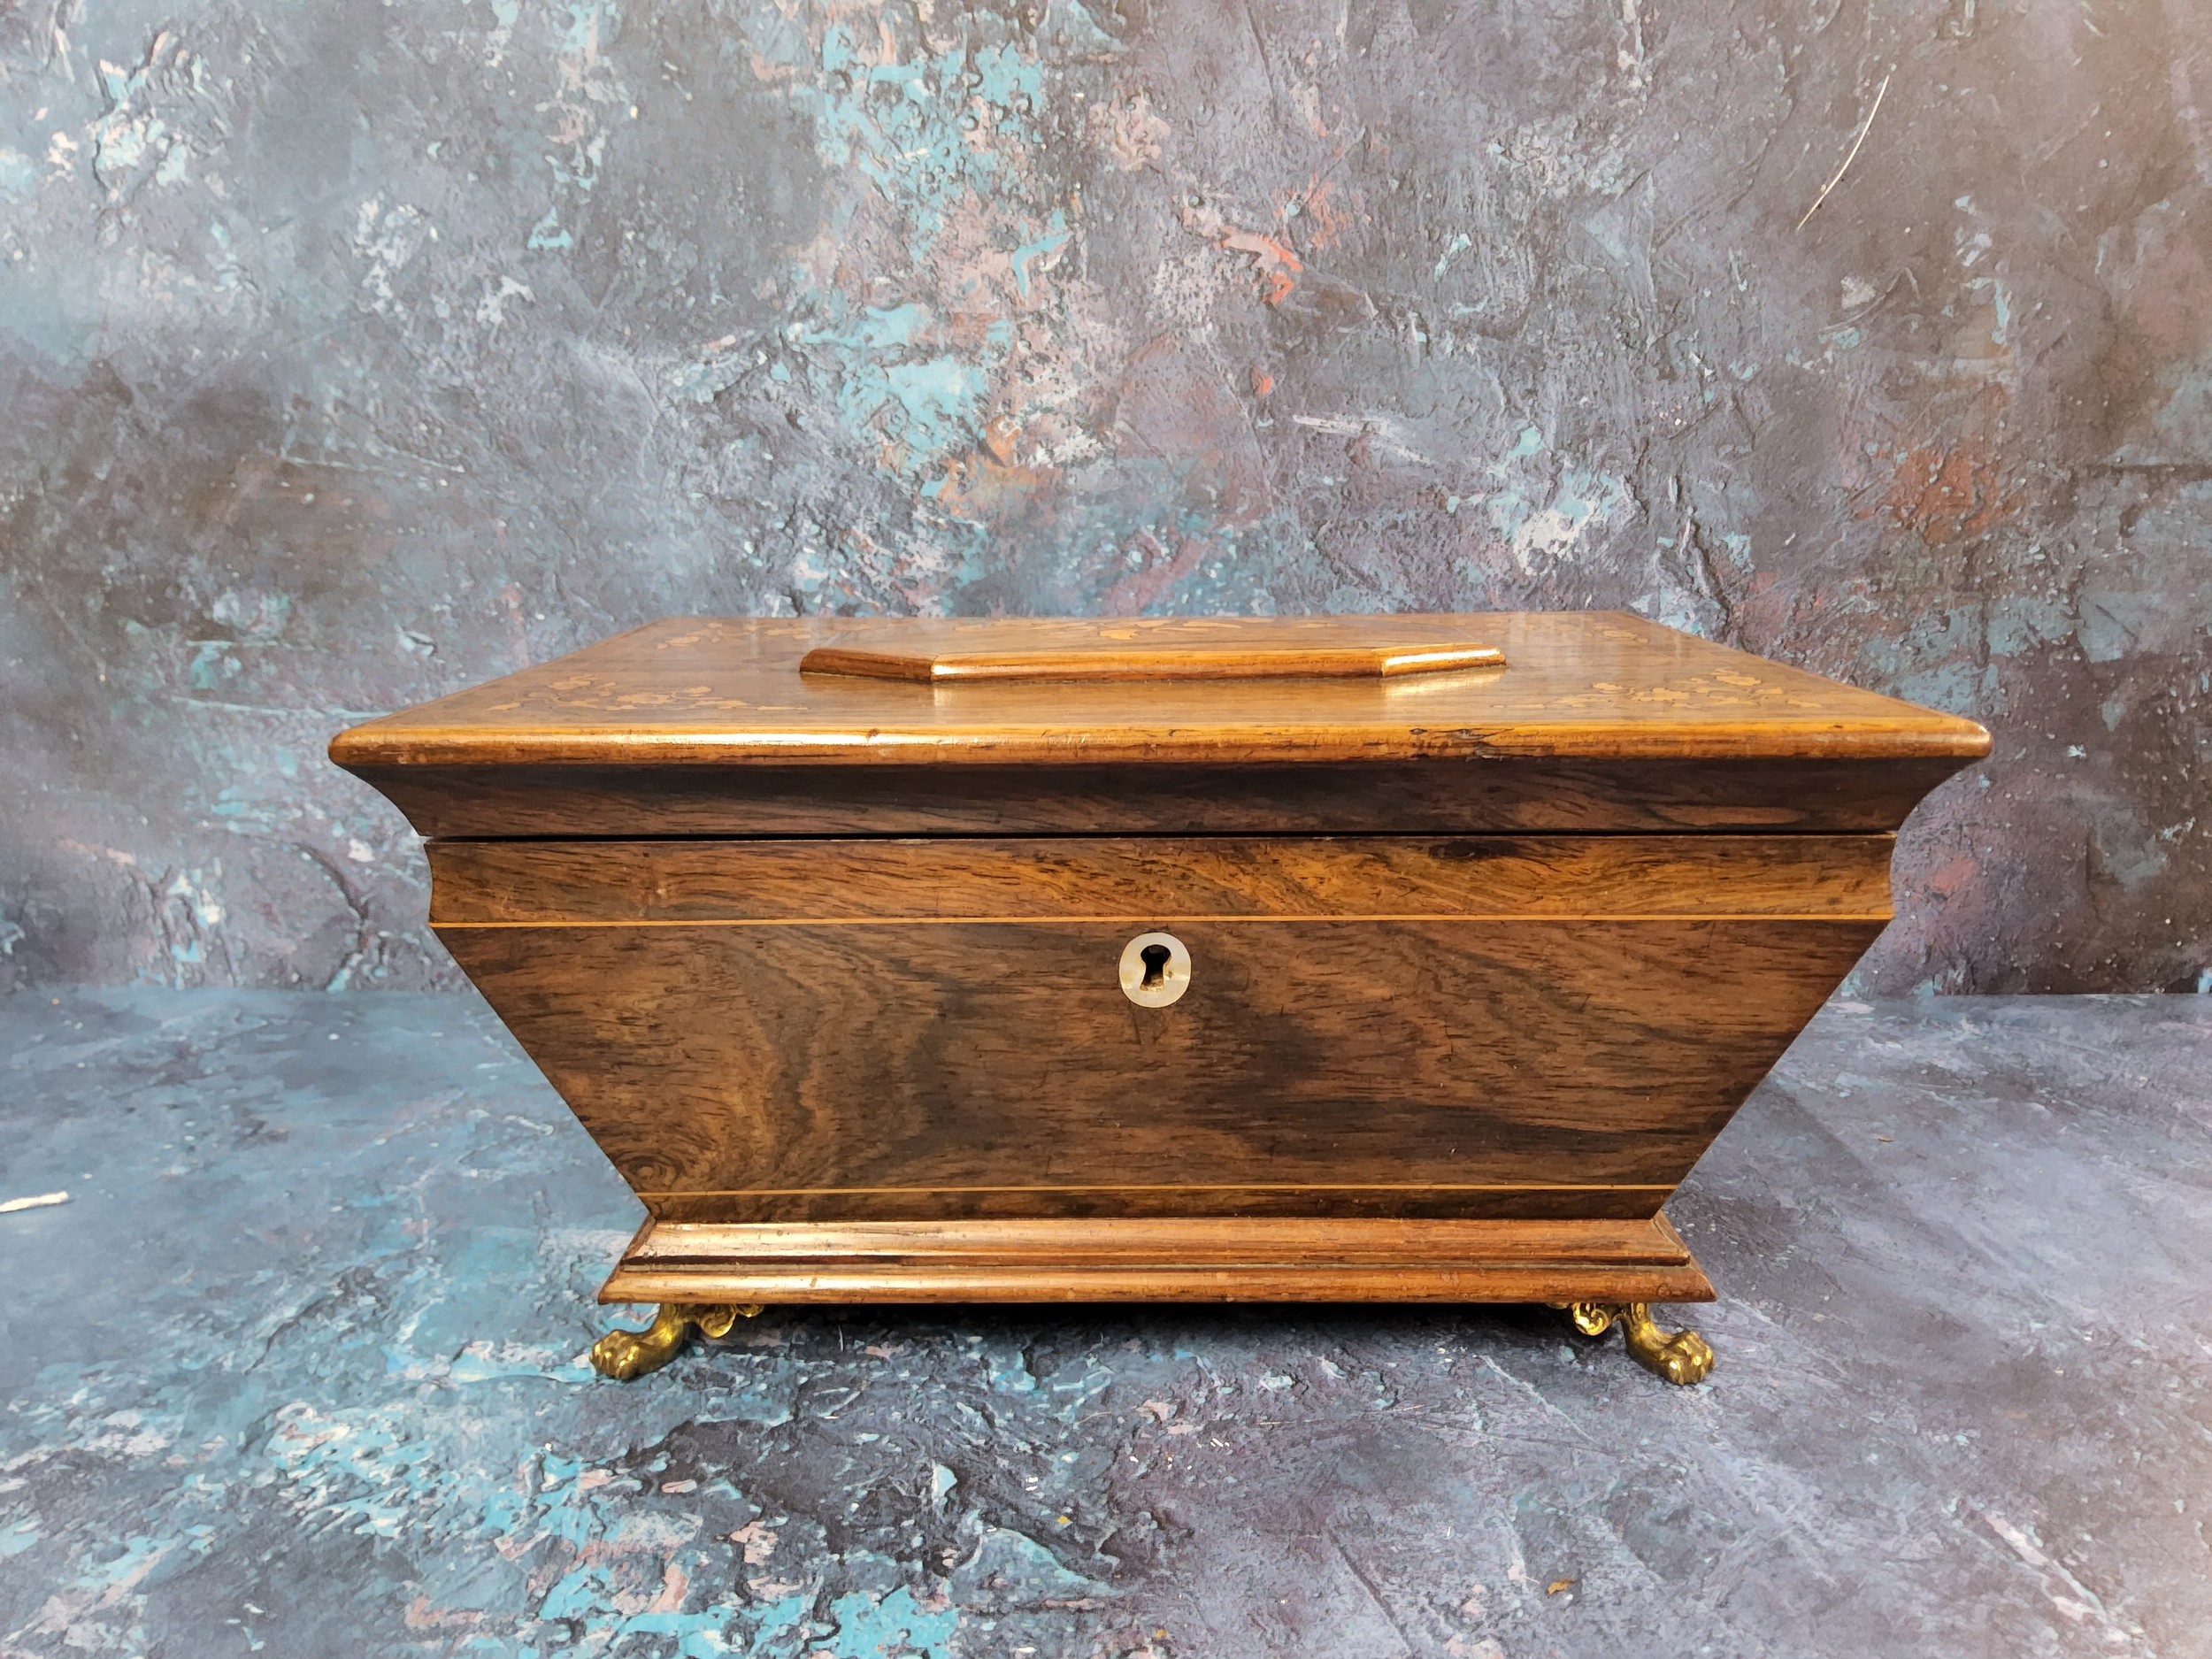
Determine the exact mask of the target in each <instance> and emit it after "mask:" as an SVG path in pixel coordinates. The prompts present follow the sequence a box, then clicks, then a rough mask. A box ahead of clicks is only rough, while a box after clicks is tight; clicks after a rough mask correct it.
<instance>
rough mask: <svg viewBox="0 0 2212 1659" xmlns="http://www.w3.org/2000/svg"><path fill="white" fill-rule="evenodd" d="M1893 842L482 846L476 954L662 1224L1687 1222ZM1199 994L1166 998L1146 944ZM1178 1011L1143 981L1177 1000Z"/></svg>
mask: <svg viewBox="0 0 2212 1659" xmlns="http://www.w3.org/2000/svg"><path fill="white" fill-rule="evenodd" d="M1887 852H1888V843H1887V841H1886V838H1882V837H1856V836H1838V837H1815V836H1802V837H1655V836H1645V837H1554V838H1542V837H1522V838H1506V837H1463V838H1444V839H1438V838H1421V837H1402V838H1401V837H1348V838H1343V839H1341V840H1334V841H1331V840H1296V841H1270V840H1265V839H1252V840H1244V839H1227V838H1224V839H1219V840H1211V841H1192V842H1156V841H1111V840H1095V841H1092V840H1082V839H1075V840H1065V839H1063V840H1052V841H1027V842H1024V841H995V842H966V843H944V842H890V843H886V842H874V843H856V842H787V843H747V842H683V841H671V842H631V843H593V844H568V845H564V844H561V843H507V844H497V843H476V844H464V843H448V844H442V845H440V846H436V847H434V849H433V856H434V866H435V868H436V871H437V878H438V905H437V911H436V914H437V918H438V921H439V926H440V932H441V934H442V937H443V938H444V939H445V940H446V941H447V943H448V944H449V946H450V947H451V948H452V949H453V951H454V954H455V956H457V959H458V960H459V961H460V962H461V964H462V965H463V966H464V968H465V969H466V971H467V972H469V974H470V975H471V977H472V979H475V981H476V982H477V984H478V985H479V986H480V987H481V988H482V989H483V991H484V993H485V995H487V996H488V998H489V1000H490V1001H491V1002H492V1004H493V1006H494V1007H495V1009H496V1010H498V1012H499V1013H500V1015H501V1017H502V1018H504V1019H505V1020H506V1021H507V1023H508V1024H509V1025H510V1026H511V1028H512V1029H513V1030H514V1031H515V1033H516V1034H517V1036H518V1038H519V1039H520V1041H522V1043H523V1045H524V1047H525V1048H527V1049H528V1050H529V1052H530V1053H531V1055H532V1056H533V1057H534V1059H535V1060H536V1061H537V1062H538V1064H540V1065H541V1067H542V1068H543V1069H544V1070H545V1071H546V1073H547V1075H548V1076H549V1078H550V1079H552V1080H553V1082H554V1083H555V1085H556V1086H557V1087H558V1088H559V1089H560V1090H561V1092H562V1094H564V1095H565V1098H566V1099H567V1100H568V1101H569V1102H570V1104H571V1105H572V1107H573V1108H574V1109H575V1110H576V1112H577V1115H578V1116H579V1118H581V1119H582V1121H583V1122H584V1124H585V1125H586V1126H587V1127H588V1129H589V1130H590V1132H591V1133H592V1134H593V1135H594V1136H595V1139H596V1140H597V1141H599V1143H600V1145H601V1146H602V1147H603V1148H604V1149H605V1151H606V1152H607V1154H608V1155H609V1156H610V1157H611V1158H612V1159H613V1161H614V1162H615V1164H616V1165H617V1166H618V1168H619V1169H620V1171H622V1173H623V1175H624V1176H625V1178H626V1179H628V1180H629V1182H630V1183H631V1185H632V1186H633V1187H635V1188H636V1189H637V1190H638V1192H639V1193H640V1194H641V1196H642V1197H643V1198H644V1199H645V1201H646V1202H647V1203H648V1205H649V1207H650V1208H651V1209H652V1210H653V1211H654V1213H655V1214H656V1215H658V1216H661V1217H666V1218H669V1219H672V1220H686V1221H733V1222H736V1221H773V1220H808V1219H811V1220H826V1219H862V1218H879V1219H927V1218H941V1217H970V1216H974V1217H982V1216H1085V1215H1093V1216H1202V1215H1265V1214H1273V1215H1290V1216H1297V1215H1307V1216H1326V1215H1361V1214H1366V1215H1400V1216H1457V1217H1483V1216H1529V1217H1534V1216H1560V1217H1608V1216H1609V1217H1639V1216H1648V1215H1650V1214H1652V1213H1654V1212H1655V1210H1657V1208H1658V1206H1659V1205H1660V1203H1661V1202H1663V1200H1664V1198H1665V1196H1666V1194H1667V1193H1668V1192H1669V1191H1670V1190H1671V1188H1672V1187H1673V1186H1674V1185H1675V1183H1676V1182H1677V1181H1678V1180H1679V1179H1681V1177H1682V1175H1683V1173H1684V1172H1685V1171H1687V1169H1688V1168H1689V1166H1690V1164H1692V1163H1693V1162H1694V1161H1695V1159H1696V1157H1697V1156H1699V1154H1700V1153H1701V1152H1702V1151H1703V1150H1704V1148H1705V1147H1706V1146H1707V1145H1708V1144H1709V1142H1710V1141H1711V1139H1712V1137H1713V1136H1714V1135H1715V1134H1716V1133H1717V1132H1718V1131H1719V1129H1720V1128H1721V1126H1722V1125H1724V1123H1725V1122H1726V1120H1727V1118H1728V1117H1729V1115H1730V1114H1731V1113H1732V1111H1733V1110H1735V1109H1736V1107H1737V1106H1738V1105H1739V1104H1740V1102H1741V1101H1742V1100H1743V1098H1744V1096H1745V1095H1746V1094H1747V1093H1748V1092H1749V1090H1750V1088H1751V1087H1753V1085H1754V1084H1755V1083H1756V1081H1757V1080H1758V1079H1759V1078H1760V1077H1761V1076H1762V1075H1763V1073H1764V1072H1765V1071H1766V1070H1767V1068H1768V1067H1769V1066H1770V1065H1771V1064H1772V1063H1773V1062H1774V1060H1775V1059H1776V1058H1777V1057H1778V1056H1779V1055H1780V1053H1781V1051H1782V1049H1783V1048H1785V1047H1786V1045H1787V1043H1788V1041H1790V1039H1791V1037H1792V1036H1793V1035H1794V1034H1795V1033H1796V1032H1797V1031H1798V1030H1799V1029H1800V1028H1801V1026H1802V1025H1803V1024H1804V1022H1805V1020H1806V1019H1807V1018H1809V1017H1810V1015H1811V1014H1812V1012H1813V1011H1814V1010H1815V1009H1816V1008H1817V1007H1818V1005H1819V1003H1820V1002H1821V1000H1822V999H1823V997H1824V996H1825V995H1826V994H1827V993H1828V991H1829V990H1831V989H1832V987H1833V986H1834V985H1835V983H1836V982H1837V980H1838V979H1840V978H1841V976H1842V975H1843V973H1844V972H1847V970H1848V968H1849V967H1850V965H1851V964H1852V963H1853V962H1854V961H1855V960H1856V958H1857V956H1859V954H1860V953H1861V951H1863V949H1864V948H1865V946H1866V945H1867V944H1868V943H1869V942H1870V941H1871V940H1872V938H1873V937H1874V935H1875V934H1876V933H1878V931H1879V929H1880V926H1881V925H1882V921H1883V920H1884V919H1885V918H1886V914H1887V893H1886V858H1887ZM1146 933H1165V934H1168V935H1171V939H1172V940H1173V941H1174V942H1175V943H1176V944H1177V945H1178V946H1179V949H1180V950H1181V951H1182V952H1183V953H1184V958H1185V959H1187V964H1188V968H1187V986H1185V987H1182V990H1181V994H1180V995H1179V996H1178V997H1177V998H1176V1000H1174V1001H1173V1002H1171V1003H1170V1004H1168V1005H1166V1006H1146V1005H1142V1004H1143V1002H1144V1001H1145V1000H1146V999H1145V998H1144V997H1142V996H1141V995H1138V996H1137V997H1136V1000H1133V992H1131V991H1129V990H1125V984H1124V975H1123V973H1122V972H1121V966H1122V963H1123V959H1124V956H1125V953H1126V952H1127V950H1128V949H1129V947H1130V946H1131V943H1132V941H1133V940H1135V939H1136V938H1137V936H1139V935H1141V934H1146ZM1139 989H1140V990H1141V987H1139Z"/></svg>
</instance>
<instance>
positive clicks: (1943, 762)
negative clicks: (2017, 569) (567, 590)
mask: <svg viewBox="0 0 2212 1659" xmlns="http://www.w3.org/2000/svg"><path fill="white" fill-rule="evenodd" d="M1959 765H1960V763H1959V762H1958V761H1956V760H1953V759H1937V760H1883V761H1867V760H1856V761H1809V760H1797V761H1786V760H1734V761H1682V760H1624V761H1557V760H1517V761H1483V760H1464V759H1463V760H1456V761H1449V762H1439V761H1426V762H1418V763H1408V764H1389V765H1350V764H1317V765H1311V766H1196V765H1174V766H1169V765H1158V766H950V767H946V768H943V769H941V770H939V769H933V768H930V767H926V766H891V767H868V766H864V765H862V766H847V767H833V766H701V765H686V764H654V763H653V761H652V758H651V757H650V756H649V754H646V753H644V752H642V751H641V753H640V754H639V755H638V756H637V757H635V758H634V761H633V763H632V764H625V765H605V766H582V765H487V766H460V765H454V766H366V765H364V766H357V767H355V768H354V770H355V771H356V772H357V773H358V774H359V775H360V776H361V777H362V778H364V779H365V780H367V781H368V782H369V783H370V784H372V785H373V786H374V787H377V788H379V789H380V790H382V791H383V792H384V793H385V794H386V795H388V796H390V797H391V799H392V800H393V801H394V802H395V803H397V804H398V806H399V807H400V809H401V810H403V812H405V813H406V815H407V817H408V820H409V821H410V822H411V823H412V824H413V825H414V826H415V828H416V829H417V830H418V831H419V832H420V833H423V834H425V835H429V836H454V837H487V838H495V837H546V838H558V837H573V836H632V835H762V836H768V835H804V836H833V835H1046V834H1086V835H1095V834H1099V833H1118V834H1129V835H1195V834H1217V833H1248V834H1283V833H1293V834H1295V833H1404V832H1409V831H1422V832H1427V831H1438V832H1443V833H1477V834H1479V833H1491V832H1512V831H1540V830H1571V831H1588V832H1616V831H1620V832H1643V831H1669V830H1788V831H1811V832H1824V833H1850V832H1855V831H1858V832H1878V833H1879V832H1888V831H1892V830H1894V829H1895V828H1896V827H1897V826H1899V825H1901V824H1902V823H1903V822H1904V821H1905V818H1906V815H1907V814H1908V813H1909V812H1910V811H1911V810H1913V808H1914V807H1915V806H1916V804H1918V803H1919V801H1920V799H1921V797H1922V796H1923V795H1926V794H1927V793H1928V791H1929V790H1931V789H1932V788H1934V787H1935V786H1936V785H1937V784H1939V783H1940V782H1942V781H1943V780H1944V779H1946V778H1947V777H1949V776H1950V775H1951V774H1952V773H1953V772H1956V771H1957V770H1958V768H1959Z"/></svg>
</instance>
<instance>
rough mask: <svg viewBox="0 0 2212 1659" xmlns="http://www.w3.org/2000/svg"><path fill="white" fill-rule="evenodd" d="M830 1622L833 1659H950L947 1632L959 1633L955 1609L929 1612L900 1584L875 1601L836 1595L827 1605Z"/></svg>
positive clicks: (857, 1594)
mask: <svg viewBox="0 0 2212 1659" xmlns="http://www.w3.org/2000/svg"><path fill="white" fill-rule="evenodd" d="M829 1613H830V1617H831V1618H833V1619H834V1620H835V1621H836V1623H837V1635H836V1637H835V1639H834V1640H833V1643H832V1644H831V1646H830V1648H829V1651H830V1652H831V1653H833V1654H834V1655H836V1656H837V1659H890V1655H901V1659H904V1656H905V1655H912V1659H951V1652H952V1650H951V1648H950V1647H948V1646H947V1645H946V1644H948V1643H949V1642H950V1641H951V1640H952V1637H953V1632H955V1631H956V1630H958V1629H959V1628H960V1609H957V1608H954V1607H947V1608H943V1609H927V1608H925V1607H923V1606H922V1604H921V1603H920V1602H918V1601H916V1600H915V1599H914V1593H913V1592H912V1591H911V1590H909V1589H907V1588H906V1587H905V1586H903V1585H902V1586H900V1587H899V1588H898V1589H895V1590H894V1591H892V1592H891V1594H888V1595H887V1596H885V1597H884V1598H883V1600H882V1601H874V1600H873V1599H872V1598H871V1597H869V1596H867V1595H866V1594H863V1593H862V1592H860V1591H857V1590H856V1591H854V1592H853V1593H852V1594H850V1595H841V1596H839V1597H838V1598H837V1600H835V1601H833V1602H831V1603H830V1607H829Z"/></svg>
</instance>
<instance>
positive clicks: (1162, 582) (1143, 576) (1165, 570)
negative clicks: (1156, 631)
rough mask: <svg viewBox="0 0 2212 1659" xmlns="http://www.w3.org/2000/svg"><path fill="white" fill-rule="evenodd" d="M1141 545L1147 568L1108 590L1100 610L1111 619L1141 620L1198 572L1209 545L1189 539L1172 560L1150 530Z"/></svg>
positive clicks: (1141, 536)
mask: <svg viewBox="0 0 2212 1659" xmlns="http://www.w3.org/2000/svg"><path fill="white" fill-rule="evenodd" d="M1136 541H1137V545H1138V546H1139V547H1140V548H1141V549H1144V565H1143V566H1142V567H1141V569H1138V570H1133V571H1131V572H1129V574H1128V575H1126V576H1125V577H1123V578H1122V579H1121V580H1119V581H1118V582H1116V583H1115V584H1114V585H1113V586H1112V587H1111V588H1108V589H1107V590H1106V596H1105V598H1104V599H1102V601H1101V602H1100V603H1099V610H1100V611H1102V612H1103V613H1104V614H1105V615H1107V616H1110V617H1138V616H1142V615H1143V614H1144V608H1145V607H1146V606H1147V605H1149V604H1152V603H1156V601H1157V600H1158V599H1159V597H1160V596H1161V595H1163V594H1164V593H1166V592H1167V591H1168V590H1169V589H1170V588H1173V587H1174V586H1175V584H1176V583H1178V582H1179V581H1181V580H1183V578H1184V577H1186V576H1187V575H1189V574H1190V573H1191V572H1193V571H1194V570H1196V569H1197V568H1198V565H1199V561H1200V560H1201V559H1202V558H1204V557H1206V543H1205V542H1204V541H1200V540H1199V539H1198V538H1197V537H1195V536H1187V537H1185V538H1184V540H1183V541H1182V544H1181V545H1180V546H1179V547H1178V548H1177V549H1175V557H1172V558H1170V557H1168V551H1167V549H1165V548H1164V547H1162V546H1161V545H1160V542H1159V539H1158V538H1157V537H1156V536H1155V535H1154V534H1152V533H1151V532H1150V531H1149V530H1140V531H1138V532H1137V535H1136Z"/></svg>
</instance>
